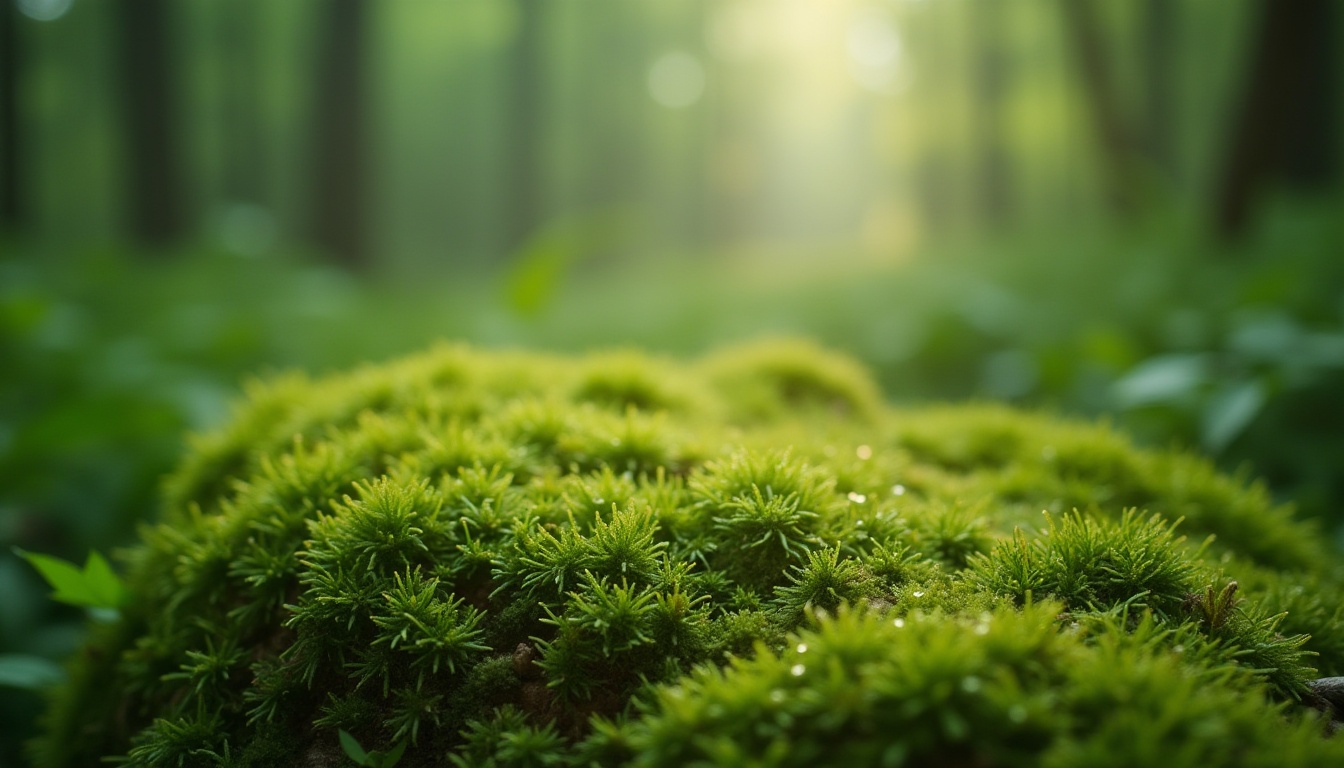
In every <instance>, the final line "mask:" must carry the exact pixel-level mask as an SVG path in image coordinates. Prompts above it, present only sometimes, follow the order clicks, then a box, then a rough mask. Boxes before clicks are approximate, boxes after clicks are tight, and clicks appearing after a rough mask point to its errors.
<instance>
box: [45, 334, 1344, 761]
mask: <svg viewBox="0 0 1344 768" xmlns="http://www.w3.org/2000/svg"><path fill="white" fill-rule="evenodd" d="M249 392H250V394H249V399H248V400H247V401H246V402H244V403H243V404H242V405H241V406H240V407H239V409H238V412H237V414H236V416H235V418H234V420H233V421H232V422H231V423H230V424H229V425H227V426H225V427H224V428H223V429H221V430H220V431H219V432H217V433H215V434H213V435H206V436H203V437H200V438H197V439H196V440H194V442H193V448H192V450H191V452H190V453H189V454H188V456H187V457H186V458H185V459H184V461H183V463H182V465H181V469H180V470H179V471H178V472H177V473H176V474H175V475H174V476H172V477H171V478H169V479H168V480H167V481H166V483H165V494H164V497H165V505H166V509H165V512H164V516H163V521H162V522H161V523H159V524H157V525H154V526H150V527H148V528H147V529H146V530H145V531H144V533H143V536H142V538H141V542H140V544H139V545H138V546H136V547H135V548H133V549H132V550H130V551H129V552H128V553H126V555H125V558H124V563H125V565H126V567H127V570H128V582H129V584H130V587H131V589H132V591H133V593H134V594H135V601H134V603H133V604H132V605H131V607H130V608H128V609H127V610H126V612H125V616H124V617H123V619H122V620H121V622H120V623H118V624H116V625H113V626H109V627H104V628H101V629H100V630H99V631H98V632H95V633H94V634H93V636H92V638H91V640H90V644H89V646H88V648H86V649H85V650H84V651H82V652H81V653H80V654H79V655H78V656H77V657H76V658H75V659H74V660H73V661H72V665H73V667H74V669H73V674H72V676H71V682H70V683H69V684H68V685H66V686H65V687H64V688H62V689H60V690H59V691H57V692H56V693H55V694H54V698H53V702H52V706H51V708H50V710H49V712H48V714H47V718H46V729H45V732H44V733H43V734H42V735H41V736H40V737H39V738H38V739H37V740H36V741H35V742H34V744H33V757H34V758H35V760H36V762H37V763H38V764H40V765H43V766H51V768H62V767H63V766H84V765H92V764H96V763H97V762H98V761H99V760H100V759H101V758H104V757H107V758H114V759H122V760H123V761H124V762H125V763H126V764H128V765H131V766H156V767H157V766H196V765H230V766H232V765H256V766H266V765H288V764H304V765H338V764H341V762H342V760H343V758H342V757H341V753H340V751H339V748H338V747H337V743H338V742H337V736H336V734H337V731H338V729H343V730H346V731H347V732H349V733H351V734H354V735H355V736H356V737H357V738H358V739H359V740H360V741H361V743H363V744H365V745H366V746H367V747H368V748H370V749H375V748H378V749H386V748H390V747H391V746H393V745H395V744H398V743H405V744H406V745H407V749H406V753H405V757H404V758H403V761H402V763H401V764H402V765H407V766H448V765H459V766H475V765H497V766H504V765H587V764H598V765H617V764H627V763H628V764H636V765H683V764H689V763H697V764H706V765H738V764H745V763H752V762H759V763H769V764H780V765H785V764H788V765H793V764H797V765H815V764H883V765H901V764H931V763H936V764H967V765H969V764H1002V765H1076V764H1083V763H1087V764H1091V763H1097V764H1148V763H1155V762H1158V761H1161V762H1162V763H1164V764H1177V765H1218V764H1225V765H1231V764H1238V765H1240V764H1248V765H1249V764H1258V763H1263V764H1276V765H1280V764H1281V765H1309V764H1333V763H1334V762H1339V761H1340V760H1341V759H1344V742H1340V741H1338V740H1330V739H1325V738H1322V737H1321V735H1320V731H1321V730H1322V725H1321V723H1319V722H1317V721H1316V719H1315V710H1313V709H1311V708H1310V707H1309V706H1306V705H1304V704H1303V703H1302V702H1303V701H1311V700H1312V697H1311V695H1310V693H1309V691H1308V688H1307V682H1308V681H1309V680H1311V679H1313V678H1314V677H1315V676H1317V675H1319V674H1320V672H1318V671H1317V669H1316V668H1317V667H1319V668H1320V669H1322V670H1326V671H1328V672H1331V673H1338V672H1339V671H1341V664H1344V613H1341V608H1340V605H1341V601H1340V599H1339V598H1340V596H1341V595H1344V581H1342V580H1341V576H1340V574H1339V573H1338V572H1337V570H1336V569H1335V567H1334V566H1333V565H1331V562H1332V560H1331V556H1330V554H1331V553H1329V552H1328V551H1327V550H1326V549H1324V545H1323V544H1322V543H1321V540H1320V537H1319V536H1317V535H1316V533H1315V531H1313V530H1312V529H1311V528H1310V527H1308V526H1306V525H1304V524H1302V523H1299V522H1297V521H1295V520H1294V519H1293V518H1292V515H1291V512H1290V511H1289V510H1287V509H1286V508H1283V507H1278V506H1275V505H1274V504H1273V503H1272V502H1271V501H1270V499H1269V497H1268V496H1267V494H1266V493H1265V492H1264V490H1263V488H1262V487H1260V486H1258V485H1255V484H1253V483H1250V482H1248V481H1247V480H1246V479H1245V478H1238V477H1226V476H1223V475H1220V474H1218V473H1216V472H1214V471H1213V470H1212V469H1211V468H1210V467H1209V466H1208V464H1207V463H1205V462H1204V461H1202V460H1200V459H1198V458H1195V457H1191V456H1187V455H1182V454H1178V453H1171V452H1166V453H1151V452H1142V451H1138V450H1135V449H1134V448H1133V447H1132V446H1130V445H1129V444H1128V443H1127V442H1126V441H1125V440H1124V439H1123V438H1122V437H1121V436H1119V435H1116V434H1114V433H1113V432H1111V431H1109V430H1107V429H1106V428H1105V427H1102V426H1093V425H1080V424H1072V423H1067V422H1063V421H1060V420H1057V419H1053V418H1049V417H1045V416H1038V415H1033V414H1026V413H1020V412H1016V411H1012V410H1009V409H1006V408H1002V407H997V406H990V405H973V406H964V407H955V408H954V407H941V408H936V409H929V410H925V411H917V412H900V411H894V410H892V409H890V408H888V407H887V406H885V405H883V404H882V402H881V400H880V398H879V397H878V395H877V389H876V387H875V386H874V385H873V383H872V382H871V380H870V379H869V378H868V377H867V375H866V373H865V372H864V371H863V370H862V368H861V367H859V366H858V365H857V364H855V363H854V362H852V361H850V360H848V359H847V358H844V357H842V356H838V355H835V354H833V353H829V352H826V351H824V350H820V349H818V348H816V347H813V346H810V345H807V344H805V343H800V342H781V343H771V344H766V345H761V346H756V347H748V348H738V349H732V350H725V351H723V352H721V353H718V354H716V355H714V356H713V357H711V358H709V359H707V360H705V361H702V362H699V363H694V364H690V365H678V364H676V363H674V362H671V361H668V360H660V359H650V358H647V357H644V356H642V355H640V354H638V353H633V352H621V353H616V354H607V355H600V356H596V357H592V358H588V359H584V360H577V361H571V360H564V359H560V358H553V357H547V356H542V355H527V354H522V353H485V352H479V351H474V350H471V349H468V348H465V347H460V346H445V347H441V348H439V349H436V350H433V351H431V352H429V353H426V354H424V355H421V356H419V357H414V358H409V359H406V360H401V361H397V362H393V363H389V364H386V365H383V366H371V367H366V368H363V369H360V370H358V371H355V372H352V373H350V374H346V375H342V376H334V377H330V378H326V379H320V380H308V379H305V378H302V377H288V378H282V379H278V380H276V381H274V382H271V383H269V384H264V385H253V386H252V387H251V388H250V389H249ZM1042 510H1045V511H1046V513H1047V514H1045V515H1042V514H1041V512H1042Z"/></svg>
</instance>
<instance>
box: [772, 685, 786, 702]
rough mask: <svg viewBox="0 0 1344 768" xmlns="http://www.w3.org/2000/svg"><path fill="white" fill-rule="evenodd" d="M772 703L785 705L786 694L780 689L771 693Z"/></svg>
mask: <svg viewBox="0 0 1344 768" xmlns="http://www.w3.org/2000/svg"><path fill="white" fill-rule="evenodd" d="M770 701H772V702H774V703H775V704H783V703H784V692H783V691H781V690H779V689H778V688H776V689H775V690H773V691H771V692H770Z"/></svg>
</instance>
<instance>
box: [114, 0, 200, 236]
mask: <svg viewBox="0 0 1344 768" xmlns="http://www.w3.org/2000/svg"><path fill="white" fill-rule="evenodd" d="M169 7H170V4H169V3H168V2H167V0H121V1H120V2H119V3H118V4H117V14H116V15H117V20H118V23H119V24H120V27H119V29H118V35H119V37H120V44H121V47H120V54H121V65H122V72H121V75H122V91H123V92H122V96H123V116H124V119H125V124H124V125H125V127H124V130H125V134H126V135H125V138H126V142H127V146H126V149H127V152H126V160H127V169H126V171H127V175H128V177H129V184H128V186H129V189H128V194H127V198H128V199H127V205H129V206H130V211H129V217H130V229H131V235H132V237H133V238H134V240H135V241H137V242H139V243H141V244H142V245H150V246H163V245H169V244H172V243H174V242H177V241H180V240H181V239H182V238H183V237H185V235H186V234H187V229H188V213H187V205H186V203H185V200H184V193H185V184H184V182H183V179H182V158H181V155H180V153H179V147H178V138H179V133H178V121H177V112H176V107H177V105H176V101H175V99H174V93H175V91H174V87H173V86H174V83H173V82H172V77H171V73H172V72H173V71H174V67H173V60H172V56H171V54H170V51H169V40H170V37H171V33H170V30H169V26H170V20H169V13H170V11H169Z"/></svg>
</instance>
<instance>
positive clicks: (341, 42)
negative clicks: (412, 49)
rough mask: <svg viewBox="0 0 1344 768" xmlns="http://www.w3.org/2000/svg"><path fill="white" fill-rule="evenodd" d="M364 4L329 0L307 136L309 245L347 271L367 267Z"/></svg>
mask: <svg viewBox="0 0 1344 768" xmlns="http://www.w3.org/2000/svg"><path fill="white" fill-rule="evenodd" d="M368 7H372V5H371V4H369V5H366V3H365V0H331V1H330V2H329V3H328V4H327V5H326V6H325V16H326V18H325V19H324V22H325V26H324V28H323V30H322V36H321V38H320V40H319V45H320V48H319V51H318V57H317V73H316V77H315V81H316V82H315V87H316V91H317V93H316V99H317V108H316V109H315V111H314V115H313V118H314V123H313V126H312V136H313V153H314V154H313V168H312V174H313V176H312V180H313V189H312V194H313V219H312V238H313V241H314V242H315V243H316V244H317V245H318V246H319V247H320V248H322V249H323V250H325V251H326V252H327V254H328V255H329V256H330V257H331V258H332V259H334V260H335V261H336V262H337V263H339V264H340V265H342V266H344V267H346V268H348V269H351V270H357V271H358V270H365V269H367V268H368V267H369V266H370V259H369V251H368V232H367V221H368V217H367V216H366V214H365V202H364V188H365V184H366V181H367V179H366V174H367V158H366V157H365V151H366V144H367V136H366V127H365V97H366V94H365V90H364V89H365V85H364V77H363V74H364V73H363V70H364V53H365V50H364V48H365V46H364V12H365V9H366V8H368Z"/></svg>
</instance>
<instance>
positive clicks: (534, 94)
mask: <svg viewBox="0 0 1344 768" xmlns="http://www.w3.org/2000/svg"><path fill="white" fill-rule="evenodd" d="M544 3H545V0H515V7H516V10H517V14H518V26H517V29H516V30H515V32H514V37H513V44H512V45H511V46H510V50H509V54H508V55H509V62H508V66H507V68H506V71H507V73H508V77H509V84H508V106H507V112H508V114H507V117H506V123H505V125H506V126H507V128H506V130H507V136H508V139H507V144H506V146H505V150H504V151H505V152H506V153H507V158H506V164H507V170H506V173H507V176H506V178H505V190H506V192H505V200H504V226H505V228H506V232H505V243H506V247H507V248H508V249H509V251H516V250H517V249H518V248H519V247H520V246H522V245H523V244H524V243H526V242H527V240H528V238H530V237H531V236H532V235H533V234H534V233H535V232H536V230H537V228H538V227H539V226H540V225H541V217H542V189H541V183H542V178H543V174H542V167H541V160H542V158H541V136H542V129H541V119H542V93H543V82H542V78H543V75H542V66H543V62H542V43H543V39H542V38H543V32H544V30H545V24H544V22H545V19H544V15H545V10H544Z"/></svg>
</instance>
